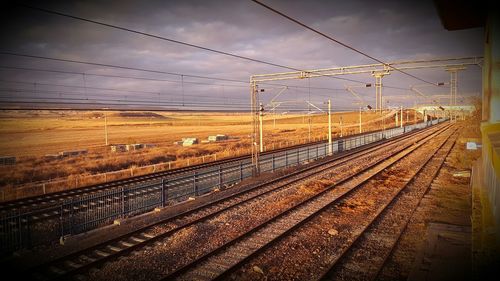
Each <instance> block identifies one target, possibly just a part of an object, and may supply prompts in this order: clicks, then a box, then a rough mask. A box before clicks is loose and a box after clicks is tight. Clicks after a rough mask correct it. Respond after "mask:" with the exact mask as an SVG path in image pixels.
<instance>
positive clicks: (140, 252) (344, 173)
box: [29, 124, 457, 280]
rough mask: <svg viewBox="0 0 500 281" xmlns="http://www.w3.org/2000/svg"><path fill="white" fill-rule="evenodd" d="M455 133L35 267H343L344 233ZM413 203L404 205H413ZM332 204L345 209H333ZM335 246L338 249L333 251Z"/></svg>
mask: <svg viewBox="0 0 500 281" xmlns="http://www.w3.org/2000/svg"><path fill="white" fill-rule="evenodd" d="M456 134H457V127H456V125H455V126H450V125H449V124H441V125H439V126H436V127H434V128H430V129H428V130H424V131H419V132H417V133H414V134H413V135H409V136H406V137H403V138H401V139H399V140H393V141H391V142H387V143H385V144H384V145H378V146H374V147H372V148H368V149H365V150H361V151H357V152H353V153H352V155H346V156H343V157H339V158H337V159H332V160H331V161H326V162H324V163H321V164H318V165H317V166H314V165H313V166H312V167H311V168H310V169H309V170H306V171H301V172H296V173H291V174H290V175H288V176H285V177H282V178H278V179H277V180H276V181H270V182H268V183H267V184H263V185H262V186H260V187H259V188H256V189H255V190H253V191H251V192H247V193H245V192H243V193H242V194H240V195H239V196H235V197H232V198H228V199H227V200H223V201H221V202H220V203H217V204H212V205H211V204H208V206H205V207H201V208H200V209H199V210H197V211H194V212H188V213H186V214H185V215H181V216H179V217H177V218H175V219H171V220H166V221H164V222H162V223H161V224H155V225H152V226H150V227H147V228H144V229H140V230H138V231H135V232H134V233H131V234H130V235H128V236H123V237H118V238H117V239H111V240H110V241H109V242H107V243H103V244H102V245H98V246H97V247H91V248H89V249H88V250H87V251H85V250H84V251H79V252H76V253H74V254H72V255H68V256H67V257H62V258H60V259H58V260H56V261H51V262H48V263H46V264H43V265H41V266H38V267H37V268H35V269H34V270H31V271H29V272H30V273H29V274H30V276H31V277H35V278H37V279H39V280H52V279H58V278H59V279H61V278H62V279H67V278H78V279H81V278H83V279H89V280H125V279H126V280H170V279H181V280H197V279H199V280H210V279H214V278H237V279H246V278H248V279H256V278H267V279H276V280H278V279H282V278H285V279H297V280H300V279H304V278H306V279H318V278H322V276H323V275H324V276H330V275H331V274H334V273H335V272H336V270H337V268H344V266H342V265H339V264H341V263H335V264H336V265H335V266H333V267H332V266H331V265H332V264H333V262H335V261H336V260H339V259H340V258H341V256H348V255H349V253H348V252H349V251H348V250H349V249H355V247H356V245H358V244H360V243H362V241H359V242H357V243H358V244H353V245H350V243H346V242H354V241H357V240H358V239H357V238H359V237H360V235H361V234H362V233H363V232H364V230H366V231H370V230H369V227H368V226H370V225H375V224H376V223H375V222H374V218H376V217H383V213H384V212H385V213H391V212H390V211H387V209H386V208H385V207H387V208H391V207H390V206H393V205H396V203H397V202H399V200H403V199H399V197H401V196H400V194H406V192H400V191H402V190H404V189H406V190H409V189H411V184H410V185H409V186H407V185H408V183H409V182H411V183H413V185H414V183H415V182H417V181H418V180H416V179H413V178H414V176H417V177H418V175H420V174H423V173H420V172H421V171H423V170H425V169H436V166H435V165H438V164H436V163H439V161H438V160H436V159H444V157H445V156H446V155H447V153H448V151H449V150H450V149H451V147H453V143H454V142H455V139H456ZM429 165H434V166H432V168H429V167H430V166H429ZM426 178H427V179H428V178H429V177H426ZM421 185H422V186H425V184H421ZM398 196H399V197H398ZM396 197H398V199H396ZM413 197H414V198H418V196H416V195H414V196H413ZM413 197H412V198H413ZM411 202H414V201H411ZM408 204H409V203H408ZM408 204H404V205H405V206H407V209H408V210H411V209H412V208H411V207H409V205H408ZM413 204H414V203H413ZM332 210H335V212H338V214H335V215H334V216H331V215H329V214H328V213H331V212H332ZM384 210H385V211H384ZM402 217H403V218H405V216H402ZM332 219H333V221H332ZM318 220H319V221H318ZM322 220H326V221H322ZM325 224H326V226H325ZM402 225H404V222H403V224H402ZM363 228H364V230H363ZM372 231H373V230H372ZM300 237H302V238H300ZM311 237H315V238H314V239H311ZM377 237H378V235H377ZM291 241H292V242H291ZM293 241H294V242H293ZM311 243H312V244H311ZM322 243H323V244H322ZM331 243H334V244H331ZM332 245H334V246H335V247H332ZM351 246H352V247H351ZM332 248H333V249H335V251H334V252H328V249H330V250H331V249H332ZM304 250H305V251H308V253H309V254H307V253H303V252H302V251H304ZM350 251H354V250H350ZM311 254H312V256H311ZM318 265H320V266H318ZM347 268H349V266H347ZM342 272H344V271H342ZM256 274H257V275H256Z"/></svg>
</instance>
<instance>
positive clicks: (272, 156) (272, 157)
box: [271, 153, 274, 173]
mask: <svg viewBox="0 0 500 281" xmlns="http://www.w3.org/2000/svg"><path fill="white" fill-rule="evenodd" d="M271 159H272V162H271V163H272V164H273V173H274V153H273V154H271Z"/></svg>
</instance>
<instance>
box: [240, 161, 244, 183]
mask: <svg viewBox="0 0 500 281" xmlns="http://www.w3.org/2000/svg"><path fill="white" fill-rule="evenodd" d="M242 180H243V162H241V161H240V181H242Z"/></svg>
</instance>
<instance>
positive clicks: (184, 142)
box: [182, 138, 198, 146]
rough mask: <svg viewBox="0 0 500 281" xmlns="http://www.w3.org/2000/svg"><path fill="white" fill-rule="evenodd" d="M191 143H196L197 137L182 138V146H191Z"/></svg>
mask: <svg viewBox="0 0 500 281" xmlns="http://www.w3.org/2000/svg"><path fill="white" fill-rule="evenodd" d="M193 144H198V139H197V138H182V146H191V145H193Z"/></svg>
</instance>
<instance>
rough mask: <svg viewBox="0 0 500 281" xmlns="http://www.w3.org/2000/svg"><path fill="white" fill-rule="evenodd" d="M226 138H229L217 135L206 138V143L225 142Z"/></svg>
mask: <svg viewBox="0 0 500 281" xmlns="http://www.w3.org/2000/svg"><path fill="white" fill-rule="evenodd" d="M228 138H229V137H228V136H226V135H219V134H217V135H215V136H209V137H208V141H210V142H217V141H225V140H227V139H228Z"/></svg>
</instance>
